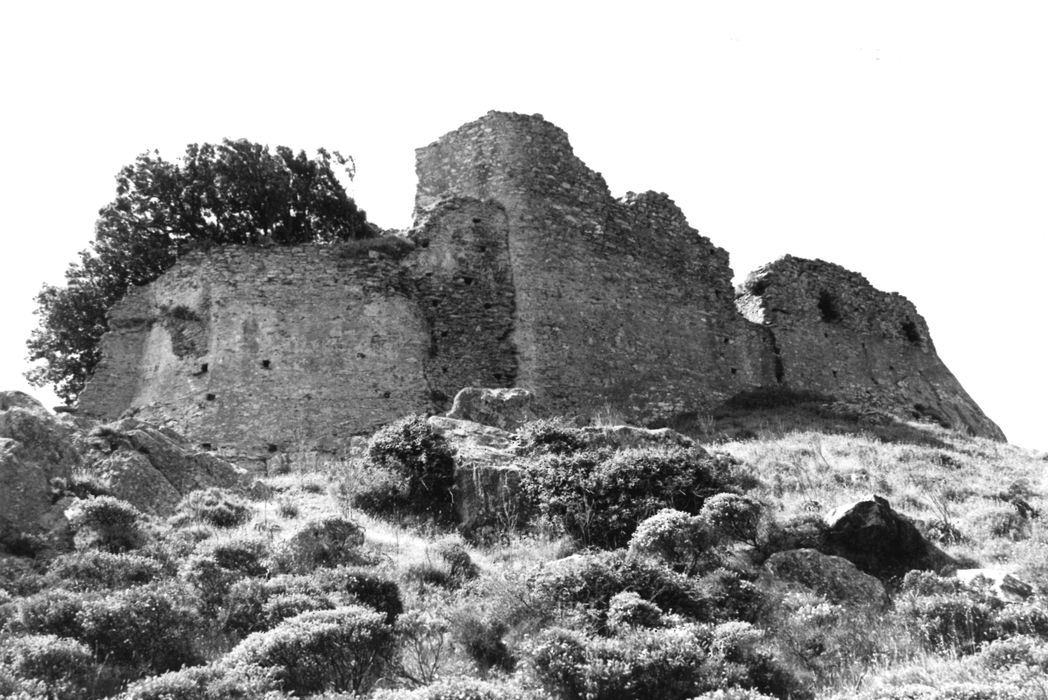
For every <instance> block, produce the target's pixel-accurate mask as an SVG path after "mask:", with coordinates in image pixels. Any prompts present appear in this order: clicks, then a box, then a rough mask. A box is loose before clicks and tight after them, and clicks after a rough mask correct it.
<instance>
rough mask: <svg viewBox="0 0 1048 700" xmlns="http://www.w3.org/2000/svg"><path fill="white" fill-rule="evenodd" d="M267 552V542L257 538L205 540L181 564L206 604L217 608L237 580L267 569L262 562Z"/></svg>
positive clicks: (183, 575) (261, 572)
mask: <svg viewBox="0 0 1048 700" xmlns="http://www.w3.org/2000/svg"><path fill="white" fill-rule="evenodd" d="M266 553H267V551H266V542H265V541H264V540H261V539H259V538H256V537H244V536H238V537H223V538H215V539H209V540H204V541H203V542H201V543H200V544H198V545H197V546H196V549H195V550H194V551H193V554H192V556H190V557H189V559H188V560H186V562H185V563H184V564H183V565H182V571H181V575H182V578H184V579H185V580H186V581H188V582H189V583H190V584H192V585H193V586H194V587H195V588H196V589H197V591H199V593H200V597H201V598H202V599H203V601H204V603H205V604H206V605H208V606H210V607H215V606H218V605H219V604H220V603H221V602H222V599H223V598H224V597H225V595H226V593H227V592H228V591H229V587H230V586H231V585H232V584H233V583H234V582H235V581H237V580H239V579H242V578H245V577H248V576H260V575H262V574H264V573H265V572H266V568H265V566H263V563H262V562H263V559H264V558H265V556H266Z"/></svg>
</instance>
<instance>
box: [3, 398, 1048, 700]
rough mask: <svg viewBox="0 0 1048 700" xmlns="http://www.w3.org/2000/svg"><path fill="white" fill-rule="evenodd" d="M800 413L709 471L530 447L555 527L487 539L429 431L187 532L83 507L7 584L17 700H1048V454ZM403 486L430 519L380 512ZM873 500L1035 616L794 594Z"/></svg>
mask: <svg viewBox="0 0 1048 700" xmlns="http://www.w3.org/2000/svg"><path fill="white" fill-rule="evenodd" d="M786 417H787V412H786V411H781V412H780V413H775V412H774V411H772V412H765V413H761V414H755V417H754V418H753V420H752V421H751V423H750V424H749V427H748V430H749V433H750V434H749V435H748V436H746V437H742V438H732V437H728V436H726V435H724V434H720V435H719V436H715V435H713V434H712V433H711V434H710V435H708V436H707V449H708V450H709V451H708V452H707V451H705V450H700V449H697V448H691V449H688V448H682V447H672V448H671V447H666V446H659V445H655V446H651V447H643V446H640V447H637V446H634V447H629V448H619V449H615V448H610V447H605V448H603V449H601V448H595V447H594V445H593V442H592V441H593V437H592V436H593V433H592V432H589V433H587V432H583V431H581V430H579V429H577V428H575V427H573V426H572V424H570V423H567V422H564V421H554V422H549V421H544V422H541V423H535V424H530V425H526V426H525V427H524V428H522V429H521V430H520V431H518V433H517V434H516V435H517V438H518V443H517V444H518V456H519V459H518V461H517V464H516V467H517V468H519V469H521V470H523V471H524V472H525V473H527V472H528V471H529V470H534V471H535V473H534V474H533V475H532V476H526V477H525V480H527V479H531V482H530V484H529V485H528V486H527V487H526V488H525V490H524V494H523V496H522V497H523V498H525V499H527V500H529V501H530V504H529V505H528V508H527V509H526V510H527V512H528V513H529V515H530V518H522V519H521V521H520V523H518V526H517V527H516V528H515V529H504V530H502V531H498V532H486V533H484V535H485V537H484V538H483V539H482V540H480V539H464V538H463V537H462V536H461V535H460V534H458V533H457V532H456V530H455V527H454V525H453V524H452V523H450V522H449V520H448V515H447V512H446V511H445V510H444V505H443V504H444V501H443V498H444V495H445V494H447V493H448V489H449V488H452V487H451V486H450V485H449V482H448V480H447V478H446V473H447V472H446V469H447V461H448V459H454V457H452V456H450V454H449V449H448V445H447V443H445V442H444V441H443V440H442V439H441V438H440V436H439V435H436V434H434V433H432V432H431V431H428V430H427V429H426V428H425V427H423V426H425V423H424V422H420V421H419V420H418V419H406V420H404V421H402V422H400V423H398V424H397V425H395V426H392V427H391V428H390V429H387V430H384V431H382V432H380V433H379V434H377V435H376V436H375V439H374V440H372V442H371V444H370V449H369V450H368V454H367V455H366V456H364V457H362V458H361V460H363V461H362V462H350V461H332V462H330V463H329V464H327V465H321V466H320V467H315V468H314V469H313V470H312V471H308V472H307V471H297V470H296V469H295V465H290V466H291V471H290V472H287V473H283V474H277V475H271V476H269V477H267V478H266V481H267V483H268V485H269V486H270V487H271V490H272V494H271V496H269V497H268V498H267V499H265V500H257V501H250V500H247V499H246V498H245V497H243V496H239V495H236V494H233V493H230V492H227V491H223V490H221V489H209V490H207V491H200V492H196V493H192V494H190V495H189V496H187V497H186V498H185V499H184V500H183V502H182V503H181V505H180V506H179V507H178V509H177V512H176V513H175V514H174V515H172V516H170V517H168V518H166V519H163V520H161V519H157V518H154V517H149V516H146V515H143V514H141V513H138V512H136V511H135V510H134V509H133V508H132V507H131V506H129V505H128V504H125V503H121V502H120V501H117V500H116V499H114V498H112V497H111V496H107V495H105V494H104V493H100V492H99V487H98V485H97V484H95V485H94V486H93V487H92V489H90V490H84V489H79V490H78V492H77V493H78V495H79V498H78V499H77V500H76V501H74V504H73V507H72V509H71V514H72V517H71V520H70V522H71V532H70V536H71V539H70V541H69V542H68V543H66V544H65V545H62V546H57V547H56V546H55V545H53V544H52V545H47V546H45V545H44V544H40V546H39V547H38V548H37V549H36V550H34V551H33V552H29V551H22V552H21V553H22V554H30V553H32V554H34V556H21V557H14V556H10V555H8V556H6V557H5V558H4V561H3V566H0V572H2V575H0V626H2V631H0V695H3V696H5V697H7V696H14V697H27V698H34V697H41V698H42V697H58V698H99V697H113V696H118V697H123V698H128V699H130V698H138V699H147V698H155V699H158V700H159V699H160V698H197V697H208V698H235V697H268V698H280V697H307V696H312V697H318V698H320V697H323V698H330V699H334V698H346V699H347V700H348V699H349V698H375V699H376V700H405V699H418V698H422V699H429V700H434V699H450V698H467V699H474V698H476V699H488V698H490V699H494V698H522V699H523V698H536V699H537V698H544V699H558V700H561V699H563V700H575V699H582V698H586V699H612V698H614V699H619V698H636V699H637V700H640V699H642V698H655V697H658V698H667V699H670V700H672V699H674V698H679V699H681V700H684V699H688V698H707V699H709V700H713V699H715V698H717V699H721V700H730V699H732V698H739V699H741V698H747V699H750V700H754V699H756V700H760V699H761V698H764V699H766V698H841V699H843V698H854V697H861V698H866V699H868V700H889V699H902V698H910V699H921V700H924V699H929V700H932V699H935V700H945V699H947V698H966V699H970V700H975V699H976V698H1008V699H1012V698H1015V699H1022V700H1025V699H1033V698H1043V697H1044V696H1045V692H1046V691H1048V682H1046V681H1045V678H1048V563H1046V562H1048V529H1046V528H1045V526H1044V518H1045V515H1044V513H1045V509H1046V507H1048V497H1046V487H1048V482H1046V481H1045V476H1044V475H1045V461H1044V457H1043V456H1042V455H1037V454H1031V453H1029V452H1025V451H1023V450H1021V449H1019V448H1016V447H1012V446H1009V445H1005V444H1001V443H996V442H992V441H989V440H982V439H971V438H966V437H961V436H958V435H956V434H954V433H950V432H948V431H945V430H942V429H940V428H938V427H935V426H931V425H926V424H910V425H902V424H899V426H898V428H899V429H898V430H895V431H894V432H893V431H891V430H889V427H890V426H884V425H881V426H879V427H880V432H879V434H874V433H873V432H870V431H858V432H850V433H848V432H842V431H822V430H820V429H818V428H816V427H813V425H811V424H809V426H808V427H807V428H805V429H801V430H798V429H794V427H793V426H790V425H788V423H786ZM780 418H782V419H783V422H782V423H780V422H779V419H780ZM741 420H742V418H741V415H740V414H733V415H732V416H731V418H730V423H729V426H728V427H729V428H730V429H731V432H733V433H736V434H737V433H739V432H740V431H739V430H738V425H737V423H738V422H739V421H741ZM830 425H831V426H832V425H834V424H832V422H831V424H830ZM711 426H712V427H713V428H715V426H713V425H712V424H711ZM377 464H382V465H384V469H385V470H387V471H388V472H391V473H392V474H393V475H394V476H396V477H397V478H396V479H395V481H396V484H398V487H399V488H402V489H403V491H402V492H401V495H402V496H403V498H391V499H388V500H385V501H383V500H381V499H376V498H373V497H372V498H369V497H367V496H364V497H363V498H362V494H367V493H368V490H369V489H373V488H374V487H375V484H374V483H372V482H369V483H362V482H361V481H359V479H358V477H359V475H360V474H361V473H364V472H366V471H367V470H368V469H370V468H372V467H373V466H375V465H377ZM79 482H83V483H90V482H91V480H90V478H89V475H79V476H78V483H79ZM684 492H686V493H684ZM870 492H876V493H878V494H881V495H883V496H885V497H886V498H889V499H891V501H892V503H893V504H894V506H895V507H896V508H897V509H898V510H899V511H901V512H904V513H907V514H908V515H910V516H912V517H914V518H915V519H916V522H917V523H918V525H919V527H920V530H921V532H922V533H923V534H924V536H925V537H926V538H928V539H929V540H930V541H932V542H934V543H936V544H937V545H939V546H941V547H943V548H945V549H946V550H947V551H948V552H949V554H950V555H951V556H952V557H954V558H955V559H956V560H957V561H959V562H961V563H962V566H976V565H981V566H986V567H1005V566H1006V567H1007V568H1008V570H1009V571H1011V573H1012V574H1013V575H1014V576H1015V577H1016V578H1018V579H1020V580H1022V581H1025V582H1027V583H1028V584H1029V586H1030V589H1029V590H1028V591H1026V594H1025V597H1008V596H1002V594H1001V593H1000V592H999V591H997V590H995V589H994V588H993V586H992V585H991V582H990V581H988V580H979V579H976V580H974V581H970V582H964V581H962V580H961V579H960V578H957V577H952V576H940V575H938V574H935V573H932V572H917V571H914V572H911V573H909V574H907V575H906V576H905V577H903V578H901V579H892V580H887V581H885V582H884V583H885V585H886V588H887V591H888V596H887V597H884V598H882V597H878V596H873V597H870V596H865V595H862V594H857V593H856V591H857V590H865V589H855V590H853V589H851V588H850V587H849V586H850V584H847V583H844V582H842V581H835V582H834V585H832V586H829V587H825V588H820V587H819V586H818V585H815V584H810V585H809V584H799V583H796V582H794V583H792V584H791V583H787V581H786V580H785V579H781V578H779V577H778V576H777V575H773V574H770V572H771V571H772V569H769V567H768V566H767V563H768V561H769V558H770V557H772V556H774V555H776V554H777V553H781V552H783V551H785V550H794V551H796V549H795V548H797V547H803V546H817V543H818V541H819V531H820V528H821V527H825V526H824V525H820V523H821V518H819V517H818V514H819V513H824V512H826V511H827V510H829V509H831V508H832V507H834V506H835V505H839V504H842V503H846V502H848V501H850V500H854V499H855V498H857V497H861V496H863V495H865V494H868V493H870ZM69 495H73V494H72V492H71V491H63V492H61V493H57V492H56V497H66V496H69ZM685 496H686V497H685ZM413 498H418V499H420V500H417V501H413ZM362 502H363V503H366V504H367V505H368V506H369V507H368V511H367V512H363V511H361V510H360V508H359V507H358V505H359V504H360V503H362ZM562 506H563V507H562ZM384 509H386V510H384ZM587 514H588V515H587ZM802 551H807V550H802ZM775 571H779V569H775ZM868 578H869V577H867V579H868ZM876 585H880V584H876Z"/></svg>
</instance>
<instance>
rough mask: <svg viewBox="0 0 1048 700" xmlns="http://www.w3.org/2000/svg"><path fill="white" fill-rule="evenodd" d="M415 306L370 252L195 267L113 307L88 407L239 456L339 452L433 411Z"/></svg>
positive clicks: (243, 259) (214, 258) (227, 258)
mask: <svg viewBox="0 0 1048 700" xmlns="http://www.w3.org/2000/svg"><path fill="white" fill-rule="evenodd" d="M413 294H414V293H413V289H412V287H411V285H410V283H409V282H406V281H405V280H404V278H403V275H402V273H401V270H400V267H399V263H398V262H397V261H395V260H393V259H391V258H390V256H388V255H385V254H382V253H381V252H379V251H376V250H369V249H367V247H365V246H360V245H354V244H345V245H340V246H328V247H325V246H315V245H309V246H299V247H294V248H283V247H279V248H266V249H261V248H248V247H223V248H217V249H214V250H212V251H210V252H209V253H207V254H206V255H204V254H192V255H189V256H187V257H186V258H184V259H183V260H181V261H180V262H179V263H178V264H176V266H175V267H174V268H173V269H172V270H169V271H168V272H166V273H165V274H164V275H162V276H161V277H160V278H159V279H157V280H156V281H155V282H153V283H152V284H150V285H147V286H144V287H140V288H137V289H135V290H133V291H132V292H130V293H129V294H128V295H127V297H126V298H125V299H123V300H122V301H121V302H119V303H118V304H117V305H116V306H115V307H114V308H113V309H112V311H111V313H110V325H111V331H110V332H109V333H108V334H106V335H105V336H104V338H103V347H102V351H103V360H102V362H101V364H100V365H99V367H98V368H97V369H96V371H95V375H94V377H93V378H92V379H91V381H90V382H89V383H88V385H87V386H86V387H85V389H84V391H83V392H82V394H81V396H80V398H79V406H80V409H81V411H83V412H84V413H87V414H89V415H94V416H98V417H101V418H116V417H117V416H119V415H120V414H121V413H123V412H124V411H125V410H128V409H130V410H132V411H134V412H137V414H138V415H140V416H141V417H143V418H146V419H149V420H154V421H157V422H159V423H162V424H167V425H170V426H171V427H173V428H175V429H177V430H179V431H180V432H183V433H185V434H186V435H189V436H192V437H193V439H194V440H195V441H197V442H198V443H199V444H201V446H203V447H206V448H209V449H217V450H221V449H223V448H229V449H231V450H235V451H236V452H237V453H238V454H249V455H251V454H256V455H264V454H266V453H268V452H276V451H280V452H283V451H285V450H287V451H291V450H296V449H321V450H338V449H340V448H342V447H344V446H346V445H347V444H348V443H349V438H350V437H351V436H352V435H353V434H355V433H361V432H366V431H368V430H371V429H374V428H375V427H377V426H379V425H381V424H383V423H386V422H389V421H391V420H394V419H396V418H398V417H400V416H403V415H405V414H408V413H413V412H419V411H424V410H426V408H427V407H428V405H429V403H428V401H429V397H428V395H427V390H426V379H425V363H426V360H427V355H428V353H429V347H430V332H429V328H428V326H427V323H426V320H425V318H424V317H423V315H422V314H421V312H420V310H419V308H418V306H417V304H416V302H415V300H414V298H413Z"/></svg>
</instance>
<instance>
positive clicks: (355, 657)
mask: <svg viewBox="0 0 1048 700" xmlns="http://www.w3.org/2000/svg"><path fill="white" fill-rule="evenodd" d="M394 649H395V637H394V634H393V629H392V627H390V626H389V625H387V624H385V618H384V616H383V615H382V614H381V613H378V612H375V611H374V610H370V609H368V608H364V607H361V606H347V607H341V608H336V609H334V610H316V611H311V612H305V613H302V614H300V615H296V616H295V617H292V618H290V619H288V620H284V621H283V622H281V623H280V624H279V625H277V626H276V627H274V628H273V629H272V630H269V631H267V632H255V633H254V634H252V635H250V636H249V637H247V638H246V639H245V640H243V641H242V642H240V644H238V645H237V646H236V647H235V648H234V649H233V650H232V651H231V652H229V654H228V655H227V656H226V659H225V661H224V662H223V663H224V664H229V663H232V664H253V665H258V666H261V667H263V668H271V669H273V670H274V674H275V678H276V680H277V682H278V683H279V684H280V687H281V689H282V690H284V691H285V692H289V693H296V694H299V695H307V694H310V693H319V692H323V691H347V690H348V691H353V692H356V693H366V692H367V691H368V690H369V689H370V688H371V686H372V685H373V684H374V682H375V681H376V680H377V679H378V678H379V677H380V675H381V673H382V671H383V669H384V667H385V666H386V664H387V663H388V661H389V660H390V658H391V657H392V654H393V652H394Z"/></svg>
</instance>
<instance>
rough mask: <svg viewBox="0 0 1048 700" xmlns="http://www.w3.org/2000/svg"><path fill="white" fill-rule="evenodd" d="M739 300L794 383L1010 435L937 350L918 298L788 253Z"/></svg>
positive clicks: (752, 280) (983, 432) (979, 431)
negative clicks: (770, 336)
mask: <svg viewBox="0 0 1048 700" xmlns="http://www.w3.org/2000/svg"><path fill="white" fill-rule="evenodd" d="M737 304H738V308H739V310H740V312H741V313H742V314H743V315H745V316H746V317H747V318H748V319H749V320H751V321H753V322H754V323H757V324H760V325H762V326H764V327H765V328H767V329H768V330H769V331H770V332H771V333H772V334H773V335H774V338H775V342H776V344H777V350H778V358H779V361H780V362H781V367H782V378H783V382H784V383H785V384H786V385H787V386H790V387H793V388H799V389H805V390H810V391H816V392H819V393H823V394H827V395H830V396H834V397H838V398H840V399H845V400H849V401H856V402H860V403H862V404H864V405H872V406H879V407H881V408H883V409H886V410H889V411H891V412H894V413H901V414H904V415H908V416H911V417H916V418H931V419H933V420H936V421H937V422H939V423H941V424H943V425H944V426H947V427H952V428H956V429H960V430H963V431H965V432H968V433H970V434H973V435H979V436H983V437H990V438H994V439H998V440H1002V439H1004V435H1003V434H1002V433H1001V430H1000V428H998V427H997V426H996V425H995V424H994V423H993V421H991V420H990V419H989V418H987V417H986V416H985V415H984V414H983V413H982V411H981V410H980V408H979V407H978V406H977V405H976V404H975V402H974V401H973V400H972V399H971V397H970V396H968V394H967V392H965V390H964V388H963V387H962V386H961V385H960V383H959V382H958V381H957V379H956V378H955V377H954V376H953V374H951V373H950V371H949V370H948V369H947V368H946V366H945V365H944V364H943V363H942V361H941V360H940V359H939V357H938V355H937V354H936V353H935V347H934V345H933V344H932V340H931V335H930V334H929V332H928V325H927V324H926V323H925V321H924V318H922V317H921V315H920V314H919V313H917V309H916V308H915V307H914V305H913V304H912V303H910V301H909V300H907V299H906V298H905V297H903V296H901V295H899V294H894V293H887V292H882V291H879V290H877V289H875V288H874V287H873V286H872V285H871V284H870V283H869V282H868V281H867V280H866V278H865V277H863V276H862V275H860V274H858V273H855V272H851V271H849V270H846V269H845V268H843V267H841V266H839V265H834V264H832V263H828V262H824V261H822V260H805V259H801V258H795V257H793V256H786V257H783V258H781V259H780V260H777V261H775V262H773V263H770V264H768V265H765V266H764V267H761V268H759V269H758V270H756V271H754V272H753V273H751V274H750V275H749V277H748V278H747V279H746V281H745V283H744V284H743V286H742V293H741V294H740V296H739V297H738V299H737Z"/></svg>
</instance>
